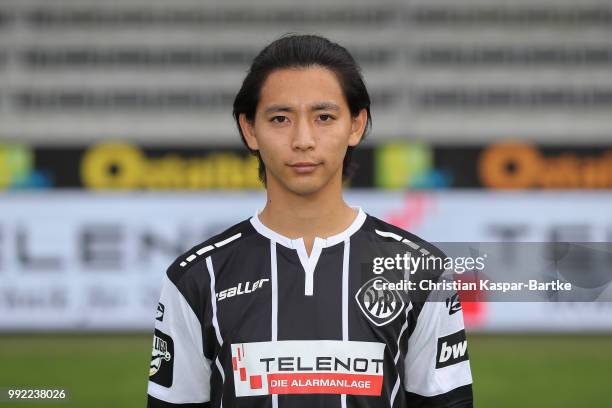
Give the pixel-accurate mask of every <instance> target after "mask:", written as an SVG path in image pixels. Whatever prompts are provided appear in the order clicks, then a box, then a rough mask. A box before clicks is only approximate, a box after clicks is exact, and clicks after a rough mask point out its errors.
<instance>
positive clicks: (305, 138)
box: [291, 119, 315, 150]
mask: <svg viewBox="0 0 612 408" xmlns="http://www.w3.org/2000/svg"><path fill="white" fill-rule="evenodd" d="M314 146H315V136H314V130H313V128H312V124H311V123H310V122H309V121H308V120H306V119H299V120H298V122H297V126H295V128H294V132H293V139H292V141H291V147H292V148H293V149H298V150H308V149H312V148H314Z"/></svg>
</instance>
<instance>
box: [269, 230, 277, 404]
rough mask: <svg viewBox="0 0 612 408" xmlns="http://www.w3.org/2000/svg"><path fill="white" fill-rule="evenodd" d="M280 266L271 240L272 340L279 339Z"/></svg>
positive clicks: (275, 399) (275, 398)
mask: <svg viewBox="0 0 612 408" xmlns="http://www.w3.org/2000/svg"><path fill="white" fill-rule="evenodd" d="M277 271H278V268H277V264H276V241H273V240H270V282H271V285H270V286H271V288H272V318H271V320H272V321H271V322H270V323H271V327H272V330H271V332H272V333H271V335H270V336H271V341H276V340H278V279H277V278H278V273H277ZM272 408H278V394H272Z"/></svg>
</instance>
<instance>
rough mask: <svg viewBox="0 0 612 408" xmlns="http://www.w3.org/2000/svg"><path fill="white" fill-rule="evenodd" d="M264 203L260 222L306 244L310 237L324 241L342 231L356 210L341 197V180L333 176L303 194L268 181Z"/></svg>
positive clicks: (352, 218) (350, 221)
mask: <svg viewBox="0 0 612 408" xmlns="http://www.w3.org/2000/svg"><path fill="white" fill-rule="evenodd" d="M268 181H269V183H268V185H267V202H266V206H265V208H264V209H263V211H262V212H261V213H260V215H259V219H260V221H261V222H262V223H263V224H264V225H266V226H267V227H268V228H270V229H272V230H273V231H276V232H278V233H279V234H281V235H284V236H286V237H288V238H291V239H295V238H300V237H303V238H304V241H305V242H306V244H307V247H310V246H311V245H309V243H311V242H312V241H313V240H314V237H321V238H327V237H329V236H332V235H335V234H337V233H340V232H342V231H344V230H345V229H346V228H347V227H348V226H349V225H350V224H351V223H352V222H353V221H354V219H355V217H356V214H357V211H356V210H354V209H353V208H351V207H350V206H348V205H347V204H346V203H345V202H344V199H343V197H342V178H341V177H334V178H333V179H332V180H331V181H330V183H328V185H326V186H325V187H323V188H322V189H321V190H319V191H317V192H315V193H312V194H307V195H299V194H295V193H293V192H291V191H289V190H287V189H286V188H284V187H283V186H281V185H280V184H279V183H278V182H277V181H276V180H272V179H271V178H268Z"/></svg>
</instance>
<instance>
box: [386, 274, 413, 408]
mask: <svg viewBox="0 0 612 408" xmlns="http://www.w3.org/2000/svg"><path fill="white" fill-rule="evenodd" d="M404 279H405V280H406V281H409V280H410V271H409V270H408V269H404ZM406 300H408V304H407V305H406V315H405V316H404V324H403V325H402V329H401V330H400V333H399V335H398V336H397V353H395V358H394V359H393V362H394V363H395V365H397V360H398V359H399V356H400V342H401V340H402V334H404V331H406V328H408V312H410V310H412V302H410V300H409V299H406ZM399 385H400V377H399V371H398V373H397V379H396V380H395V385H394V386H393V391H392V392H391V401H390V402H391V404H390V407H393V402H394V401H395V397H396V396H397V390H398V389H399Z"/></svg>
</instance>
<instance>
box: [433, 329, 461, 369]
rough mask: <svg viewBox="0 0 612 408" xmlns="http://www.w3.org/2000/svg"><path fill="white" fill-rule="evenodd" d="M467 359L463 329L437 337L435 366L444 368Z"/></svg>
mask: <svg viewBox="0 0 612 408" xmlns="http://www.w3.org/2000/svg"><path fill="white" fill-rule="evenodd" d="M467 360H468V351H467V340H466V338H465V330H459V331H458V332H456V333H453V334H449V335H448V336H444V337H439V338H438V352H437V353H436V368H444V367H448V366H451V365H453V364H457V363H460V362H462V361H467Z"/></svg>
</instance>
